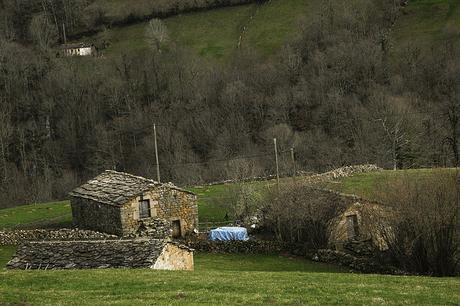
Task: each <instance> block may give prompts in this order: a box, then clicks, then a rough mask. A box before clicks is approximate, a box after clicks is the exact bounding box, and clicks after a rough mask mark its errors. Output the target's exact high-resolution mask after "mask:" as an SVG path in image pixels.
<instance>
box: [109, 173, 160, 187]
mask: <svg viewBox="0 0 460 306" xmlns="http://www.w3.org/2000/svg"><path fill="white" fill-rule="evenodd" d="M104 172H109V173H115V174H122V175H125V176H128V177H132V178H136V179H140V180H144V181H148V182H151V183H153V184H156V185H165V183H161V182H158V181H155V180H152V179H150V178H146V177H143V176H139V175H134V174H131V173H127V172H122V171H116V170H105V171H104Z"/></svg>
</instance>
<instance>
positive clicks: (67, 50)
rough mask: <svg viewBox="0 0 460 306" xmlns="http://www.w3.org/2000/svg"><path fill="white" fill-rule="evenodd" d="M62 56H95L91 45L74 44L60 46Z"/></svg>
mask: <svg viewBox="0 0 460 306" xmlns="http://www.w3.org/2000/svg"><path fill="white" fill-rule="evenodd" d="M61 50H62V52H63V54H64V56H91V55H95V54H96V48H95V47H94V45H93V44H86V43H76V44H65V45H62V46H61Z"/></svg>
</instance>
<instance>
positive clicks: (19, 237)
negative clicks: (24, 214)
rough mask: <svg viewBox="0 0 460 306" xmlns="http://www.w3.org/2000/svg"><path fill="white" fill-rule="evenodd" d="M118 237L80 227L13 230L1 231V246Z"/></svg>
mask: <svg viewBox="0 0 460 306" xmlns="http://www.w3.org/2000/svg"><path fill="white" fill-rule="evenodd" d="M108 239H118V237H117V236H115V235H110V234H105V233H99V232H94V231H89V230H78V229H59V230H45V229H34V230H12V231H0V246H2V245H18V244H21V243H23V242H26V241H41V240H51V241H53V240H60V241H68V240H108Z"/></svg>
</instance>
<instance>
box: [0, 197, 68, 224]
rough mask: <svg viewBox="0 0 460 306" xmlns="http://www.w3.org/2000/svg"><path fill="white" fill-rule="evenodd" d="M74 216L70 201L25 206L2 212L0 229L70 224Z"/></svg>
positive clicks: (2, 210) (0, 213)
mask: <svg viewBox="0 0 460 306" xmlns="http://www.w3.org/2000/svg"><path fill="white" fill-rule="evenodd" d="M71 221H72V215H71V212H70V204H69V202H68V201H62V202H51V203H44V204H31V205H23V206H18V207H14V208H7V209H1V210H0V229H8V228H12V227H17V226H27V225H29V226H31V227H40V226H41V225H44V224H46V225H58V224H65V225H67V224H70V223H71Z"/></svg>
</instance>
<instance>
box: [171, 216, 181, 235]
mask: <svg viewBox="0 0 460 306" xmlns="http://www.w3.org/2000/svg"><path fill="white" fill-rule="evenodd" d="M172 236H173V238H180V237H182V232H181V229H180V220H174V221H173V222H172Z"/></svg>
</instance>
